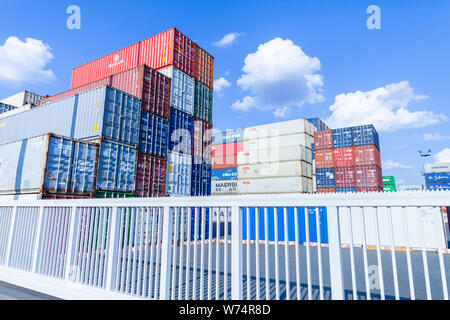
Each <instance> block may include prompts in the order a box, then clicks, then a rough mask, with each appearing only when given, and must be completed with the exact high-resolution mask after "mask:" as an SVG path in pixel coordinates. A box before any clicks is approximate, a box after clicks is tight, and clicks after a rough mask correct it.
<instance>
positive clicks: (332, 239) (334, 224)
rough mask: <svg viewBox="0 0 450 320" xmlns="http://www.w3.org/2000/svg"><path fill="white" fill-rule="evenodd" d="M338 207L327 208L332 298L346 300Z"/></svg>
mask: <svg viewBox="0 0 450 320" xmlns="http://www.w3.org/2000/svg"><path fill="white" fill-rule="evenodd" d="M338 210H339V209H338V207H328V208H327V220H328V241H329V253H330V278H331V298H332V299H333V300H344V281H343V275H342V253H341V230H340V226H339V211H338Z"/></svg>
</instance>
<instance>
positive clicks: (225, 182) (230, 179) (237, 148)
mask: <svg viewBox="0 0 450 320" xmlns="http://www.w3.org/2000/svg"><path fill="white" fill-rule="evenodd" d="M243 147H244V143H243V130H242V129H236V130H226V131H224V132H221V131H216V130H215V131H214V135H213V139H212V147H211V155H212V173H211V180H212V181H211V184H212V191H211V193H212V194H236V193H237V155H238V153H239V152H241V151H242V150H243Z"/></svg>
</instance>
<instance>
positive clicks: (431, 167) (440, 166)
mask: <svg viewBox="0 0 450 320" xmlns="http://www.w3.org/2000/svg"><path fill="white" fill-rule="evenodd" d="M441 172H450V163H426V164H425V173H441Z"/></svg>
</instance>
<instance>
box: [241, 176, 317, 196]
mask: <svg viewBox="0 0 450 320" xmlns="http://www.w3.org/2000/svg"><path fill="white" fill-rule="evenodd" d="M312 189H313V187H312V179H309V178H306V177H284V178H267V179H247V180H238V193H239V194H258V193H259V194H261V193H312Z"/></svg>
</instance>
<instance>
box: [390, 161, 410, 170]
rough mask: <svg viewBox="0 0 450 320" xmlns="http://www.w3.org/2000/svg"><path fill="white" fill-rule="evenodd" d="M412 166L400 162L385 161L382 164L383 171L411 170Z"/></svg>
mask: <svg viewBox="0 0 450 320" xmlns="http://www.w3.org/2000/svg"><path fill="white" fill-rule="evenodd" d="M412 168H413V166H411V165H406V164H403V163H400V162H395V161H393V160H386V161H384V162H383V169H386V170H390V169H412Z"/></svg>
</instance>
